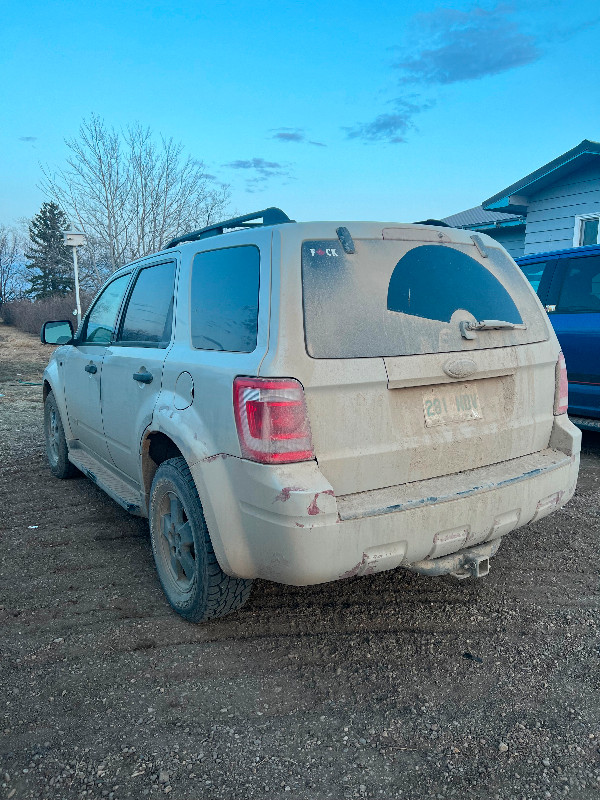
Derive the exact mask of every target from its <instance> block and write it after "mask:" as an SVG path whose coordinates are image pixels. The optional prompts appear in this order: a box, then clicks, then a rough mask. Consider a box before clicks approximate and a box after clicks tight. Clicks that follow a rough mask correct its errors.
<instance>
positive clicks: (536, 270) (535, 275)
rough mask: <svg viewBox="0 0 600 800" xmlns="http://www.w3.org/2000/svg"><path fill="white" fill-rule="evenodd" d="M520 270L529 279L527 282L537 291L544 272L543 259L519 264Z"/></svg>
mask: <svg viewBox="0 0 600 800" xmlns="http://www.w3.org/2000/svg"><path fill="white" fill-rule="evenodd" d="M519 266H520V267H521V271H522V272H523V274H524V275H525V277H526V278H527V280H528V281H529V283H530V284H531V285H532V286H533V288H534V290H535V291H536V292H537V291H538V289H539V288H540V281H541V280H542V275H543V274H544V269H545V267H546V262H545V261H537V262H536V263H535V264H520V265H519Z"/></svg>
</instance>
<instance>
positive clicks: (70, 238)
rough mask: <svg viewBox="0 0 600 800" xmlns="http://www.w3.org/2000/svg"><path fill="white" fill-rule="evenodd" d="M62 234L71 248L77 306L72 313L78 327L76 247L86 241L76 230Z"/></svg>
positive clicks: (79, 321) (78, 303) (78, 302)
mask: <svg viewBox="0 0 600 800" xmlns="http://www.w3.org/2000/svg"><path fill="white" fill-rule="evenodd" d="M63 236H64V241H65V244H66V245H67V247H72V248H73V271H74V273H75V303H76V304H77V308H76V309H75V311H74V312H73V313H74V314H77V327H79V325H80V323H81V301H80V299H79V266H78V264H77V248H78V247H82V246H83V245H84V244H85V243H86V238H85V234H84V233H78V232H77V231H65V232H64V233H63Z"/></svg>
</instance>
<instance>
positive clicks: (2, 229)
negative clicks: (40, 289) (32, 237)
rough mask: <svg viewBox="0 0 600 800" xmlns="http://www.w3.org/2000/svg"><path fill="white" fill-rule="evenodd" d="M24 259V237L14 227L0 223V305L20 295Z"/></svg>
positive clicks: (23, 284) (23, 273)
mask: <svg viewBox="0 0 600 800" xmlns="http://www.w3.org/2000/svg"><path fill="white" fill-rule="evenodd" d="M25 261H26V258H25V239H24V237H23V236H22V235H21V234H20V233H19V231H17V230H15V229H14V228H8V227H6V226H5V225H0V306H1V305H2V303H3V302H9V301H10V300H15V299H17V298H19V297H21V296H22V294H23V291H24V289H25V285H26V278H25Z"/></svg>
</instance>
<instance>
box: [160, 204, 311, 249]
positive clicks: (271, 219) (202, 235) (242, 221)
mask: <svg viewBox="0 0 600 800" xmlns="http://www.w3.org/2000/svg"><path fill="white" fill-rule="evenodd" d="M258 219H260V220H262V222H253V220H258ZM284 222H295V220H293V219H290V218H289V217H288V215H287V214H285V213H284V212H283V211H282V210H281V209H280V208H274V207H271V208H265V209H263V210H262V211H253V212H252V214H244V216H242V217H233V218H232V219H226V220H224V221H223V222H216V223H215V224H214V225H208V226H207V227H206V228H200V230H199V231H193V232H192V233H186V234H184V235H183V236H178V237H177V238H176V239H171V241H170V242H169V244H168V245H167V246H166V247H167V248H169V247H176V246H177V245H178V244H181V243H182V242H195V241H197V240H198V239H207V238H208V237H209V236H220V235H221V234H222V233H225V231H226V230H229V229H231V228H260V227H263V226H265V225H281V224H282V223H284ZM165 249H166V248H165Z"/></svg>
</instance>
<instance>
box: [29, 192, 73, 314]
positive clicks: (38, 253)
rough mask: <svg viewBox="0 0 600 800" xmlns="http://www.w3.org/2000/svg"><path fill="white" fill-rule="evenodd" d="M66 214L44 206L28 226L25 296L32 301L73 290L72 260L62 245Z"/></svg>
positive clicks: (49, 204)
mask: <svg viewBox="0 0 600 800" xmlns="http://www.w3.org/2000/svg"><path fill="white" fill-rule="evenodd" d="M67 224H68V221H67V217H66V214H65V213H64V212H63V211H61V209H60V208H59V206H58V205H57V204H56V203H43V205H42V207H41V209H40V210H39V212H38V213H37V214H36V215H35V217H34V218H33V219H32V220H31V223H30V225H29V239H30V241H31V244H30V245H29V248H28V250H27V258H28V259H29V262H28V264H27V269H28V272H29V274H28V280H29V283H30V284H31V286H30V288H29V289H28V290H27V294H28V295H29V296H30V297H33V298H34V299H36V300H37V299H39V298H42V297H52V296H53V295H65V294H67V292H70V291H73V260H72V256H71V253H70V252H69V248H68V247H67V246H66V245H65V244H64V243H63V231H65V230H66V229H67Z"/></svg>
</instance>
